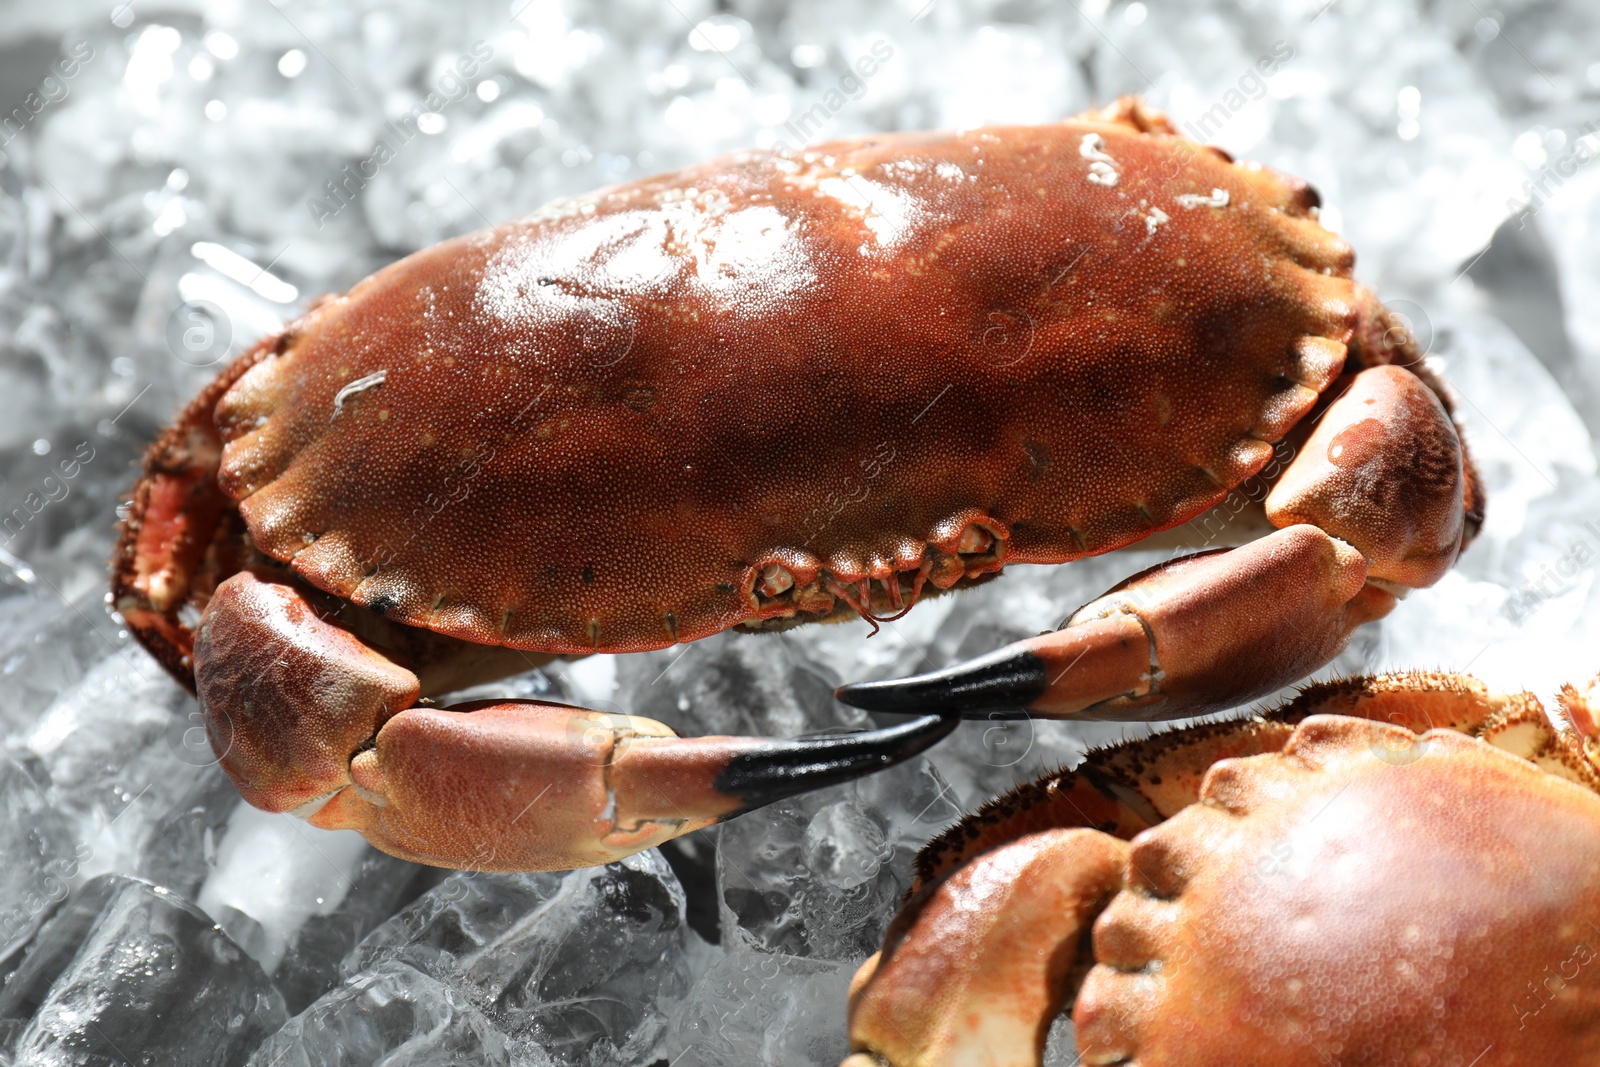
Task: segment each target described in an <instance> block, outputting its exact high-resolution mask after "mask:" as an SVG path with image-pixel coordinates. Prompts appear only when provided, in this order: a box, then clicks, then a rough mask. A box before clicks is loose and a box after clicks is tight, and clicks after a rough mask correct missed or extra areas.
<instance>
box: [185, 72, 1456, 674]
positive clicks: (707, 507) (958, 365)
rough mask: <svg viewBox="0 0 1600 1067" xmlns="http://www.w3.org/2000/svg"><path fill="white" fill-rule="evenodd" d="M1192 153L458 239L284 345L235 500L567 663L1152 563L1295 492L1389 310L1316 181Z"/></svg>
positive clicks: (1002, 166)
mask: <svg viewBox="0 0 1600 1067" xmlns="http://www.w3.org/2000/svg"><path fill="white" fill-rule="evenodd" d="M1169 132H1170V129H1169V127H1167V126H1166V125H1165V120H1164V119H1161V118H1160V117H1159V116H1155V115H1153V114H1152V113H1149V112H1146V111H1144V110H1143V109H1142V108H1140V107H1139V106H1138V105H1136V104H1132V103H1130V102H1124V103H1123V104H1122V105H1120V106H1119V107H1118V108H1115V109H1110V110H1108V111H1107V112H1105V113H1103V114H1101V115H1099V116H1094V117H1089V118H1087V119H1080V120H1078V121H1075V122H1072V123H1064V124H1060V125H1057V126H1047V127H1027V128H996V129H984V130H976V131H971V132H968V133H963V134H956V135H926V134H904V135H884V136H882V137H877V138H873V139H869V140H864V141H857V142H850V143H842V144H840V145H836V146H826V145H825V146H821V147H819V148H817V149H814V150H811V151H808V152H805V153H803V154H801V155H798V156H795V157H793V158H784V157H776V158H773V157H768V156H764V155H758V154H750V155H749V156H746V157H734V158H732V159H731V160H730V159H724V160H719V161H716V162H713V163H710V164H706V165H704V166H701V167H697V168H692V169H690V170H687V171H681V172H678V173H677V174H675V175H672V176H671V180H670V182H668V181H660V180H645V181H640V182H635V183H633V184H630V185H626V186H621V187H618V188H615V189H612V190H610V191H606V192H601V193H597V194H595V195H592V196H588V197H581V198H577V199H573V200H568V201H565V202H563V203H560V204H558V205H555V206H553V207H551V208H547V209H545V210H544V211H542V212H539V213H537V214H535V215H533V216H530V217H528V218H525V219H523V220H520V221H518V222H516V223H513V224H509V225H505V226H500V227H497V228H495V229H492V230H486V231H481V232H479V233H475V234H471V235H468V236H466V237H462V238H459V239H456V240H453V241H447V242H445V243H443V244H441V245H438V246H436V247H434V248H430V249H427V250H425V251H423V252H419V253H417V254H415V255H413V256H411V257H409V258H407V259H405V260H402V261H401V262H399V263H396V264H395V265H393V266H391V267H389V268H387V269H385V270H382V271H380V272H378V273H377V274H375V275H374V276H373V277H371V278H370V279H368V280H367V281H365V282H363V283H361V284H360V285H358V286H356V287H355V288H354V289H352V290H351V291H350V292H349V293H347V294H346V295H344V296H341V297H337V298H333V299H330V300H328V301H326V302H324V303H322V304H321V305H319V306H317V307H316V308H314V309H313V310H312V311H311V312H310V313H308V314H307V315H306V316H305V317H304V318H302V319H301V320H299V321H298V322H297V323H295V324H294V325H293V326H292V327H291V328H290V329H289V330H288V331H287V332H286V333H284V334H283V335H281V336H280V337H279V338H277V339H275V341H274V342H273V344H272V345H271V346H270V348H269V349H268V350H266V351H263V352H262V353H260V355H259V360H258V362H256V363H255V365H254V366H253V367H250V369H249V370H248V371H246V372H245V373H243V375H242V376H241V377H239V378H238V380H237V382H236V383H235V384H234V385H233V386H232V388H231V389H230V390H228V391H227V393H226V394H225V395H223V396H222V397H221V400H220V403H219V404H218V405H217V407H216V420H217V426H218V428H219V429H220V431H221V434H222V438H223V440H224V442H225V443H226V447H225V449H224V451H223V454H222V459H221V469H220V472H219V475H218V481H219V484H220V485H221V487H222V488H223V490H224V491H225V492H226V493H227V495H228V496H229V497H231V498H233V499H234V500H236V501H237V502H238V506H239V512H240V514H241V515H242V516H243V517H244V520H245V522H246V523H247V524H248V526H249V531H250V537H251V540H252V541H253V543H254V545H255V547H256V548H258V549H259V550H261V551H262V552H265V553H267V554H268V555H270V556H272V557H274V558H276V559H278V560H281V561H285V562H289V563H291V564H292V565H293V568H294V570H295V571H297V572H298V573H299V574H300V575H301V576H303V577H304V578H306V579H308V580H310V581H311V582H312V583H313V584H315V585H316V586H318V587H320V588H322V589H324V590H326V591H328V592H331V593H334V594H336V595H338V596H341V597H345V598H348V599H350V600H352V601H354V602H355V603H357V604H360V605H363V606H365V607H367V608H370V609H372V610H373V611H375V612H378V613H379V614H382V615H385V616H387V617H389V618H390V619H392V620H395V621H399V622H402V623H405V624H407V625H410V626H416V627H427V628H429V629H432V630H434V631H437V632H439V633H443V634H447V635H451V636H454V637H458V638H462V639H465V640H467V641H473V642H479V643H486V644H497V645H506V646H510V647H513V648H522V649H537V650H540V651H543V652H554V653H584V652H592V651H605V652H622V651H637V650H643V649H654V648H661V647H663V646H666V645H670V644H672V643H674V642H679V641H692V640H695V639H696V638H700V637H705V636H707V635H709V634H713V633H716V632H718V631H720V630H723V629H726V628H728V627H730V626H734V625H740V624H742V625H746V626H761V625H763V624H769V623H771V622H773V621H777V620H784V619H790V618H794V617H796V616H799V617H801V618H815V617H824V616H829V615H832V614H834V613H836V612H853V611H855V610H863V611H865V612H866V613H868V614H872V613H874V612H877V611H885V612H888V611H895V610H899V609H901V608H902V607H903V606H904V604H905V603H907V602H908V601H911V600H914V599H915V597H916V595H917V594H918V593H919V592H920V591H921V587H922V585H923V582H924V581H925V580H926V581H927V582H931V583H932V585H933V586H935V587H939V588H947V587H950V586H952V585H954V584H956V583H958V582H961V581H963V580H970V579H976V578H979V577H980V576H982V575H985V574H988V573H991V572H994V571H997V570H998V569H999V568H1000V567H1001V565H1002V564H1003V563H1008V562H1030V563H1055V562H1062V561H1066V560H1070V559H1073V558H1075V557H1079V556H1083V555H1086V554H1092V553H1099V552H1104V551H1107V550H1110V549H1113V548H1116V547H1118V546H1121V545H1125V544H1128V543H1130V542H1133V541H1137V540H1139V539H1140V538H1143V537H1145V536H1146V535H1148V534H1149V533H1150V532H1152V531H1153V530H1157V529H1164V528H1168V527H1171V526H1174V525H1176V524H1179V523H1182V522H1184V521H1186V520H1188V519H1190V518H1192V517H1193V516H1195V515H1196V514H1198V513H1199V512H1201V511H1202V510H1204V509H1205V508H1207V507H1209V506H1211V505H1214V504H1215V503H1217V502H1218V501H1219V500H1220V499H1222V497H1223V496H1224V495H1225V494H1226V493H1227V492H1228V491H1229V489H1231V488H1232V487H1234V486H1237V485H1239V484H1240V482H1242V481H1243V480H1244V479H1245V478H1246V477H1248V476H1250V475H1252V474H1254V473H1255V472H1257V471H1259V470H1260V469H1261V468H1262V467H1263V466H1264V465H1265V464H1266V463H1267V462H1268V460H1269V458H1270V456H1271V453H1272V446H1271V444H1269V442H1272V441H1276V440H1278V439H1280V438H1281V437H1282V436H1283V435H1284V434H1285V433H1286V432H1288V430H1289V429H1290V427H1292V426H1293V425H1294V424H1295V422H1296V421H1297V420H1299V419H1300V418H1301V417H1302V416H1303V415H1305V414H1306V412H1307V411H1308V410H1309V409H1310V408H1311V406H1312V405H1313V403H1314V402H1315V401H1316V400H1317V397H1318V394H1319V393H1320V392H1321V391H1322V390H1323V389H1324V388H1325V387H1326V386H1327V385H1328V383H1329V382H1330V381H1331V380H1332V379H1333V377H1334V376H1335V375H1337V374H1338V372H1339V369H1340V367H1341V365H1342V362H1343V359H1344V353H1345V342H1346V341H1348V340H1349V339H1350V336H1351V332H1352V329H1353V326H1354V324H1355V323H1356V322H1357V316H1356V311H1355V307H1356V294H1355V291H1354V286H1353V284H1352V282H1351V281H1350V279H1349V273H1350V266H1351V262H1352V255H1351V251H1350V249H1349V247H1348V246H1347V245H1346V244H1345V243H1344V242H1342V241H1341V240H1339V239H1338V238H1337V237H1335V236H1334V235H1333V234H1331V233H1329V232H1328V231H1326V230H1324V229H1323V228H1322V227H1321V226H1320V225H1318V223H1317V222H1316V220H1315V217H1314V212H1313V210H1312V209H1313V207H1314V206H1315V200H1314V198H1313V196H1312V194H1310V193H1309V192H1308V189H1307V187H1306V186H1305V185H1304V183H1301V182H1298V181H1296V180H1294V179H1289V178H1286V177H1284V176H1282V175H1279V174H1276V173H1274V172H1272V171H1270V170H1268V169H1265V168H1262V167H1259V166H1256V167H1250V166H1240V165H1234V164H1233V163H1232V162H1231V161H1230V160H1229V159H1228V158H1227V157H1226V156H1225V155H1224V154H1222V153H1220V152H1218V151H1214V150H1199V149H1197V148H1195V147H1194V146H1192V145H1190V144H1188V142H1185V141H1182V140H1180V139H1178V138H1176V137H1172V136H1166V134H1167V133H1169ZM1063 157H1065V158H1066V159H1068V160H1071V161H1072V162H1071V165H1062V163H1061V162H1059V161H1060V160H1062V158H1063ZM774 170H776V172H777V173H776V175H774ZM1160 205H1166V209H1163V208H1162V207H1161V206H1160ZM890 307H892V308H894V309H896V310H895V313H894V314H884V313H883V312H884V309H885V308H890ZM952 392H954V393H957V394H959V396H957V397H952V396H951V395H949V394H951V393H952ZM1452 551H1453V548H1452Z"/></svg>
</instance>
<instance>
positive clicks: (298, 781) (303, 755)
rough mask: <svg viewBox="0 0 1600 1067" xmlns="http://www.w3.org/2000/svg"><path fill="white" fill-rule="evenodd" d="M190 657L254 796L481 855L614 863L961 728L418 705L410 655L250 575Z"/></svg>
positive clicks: (218, 731)
mask: <svg viewBox="0 0 1600 1067" xmlns="http://www.w3.org/2000/svg"><path fill="white" fill-rule="evenodd" d="M195 660H196V678H197V682H198V687H199V692H200V700H201V707H202V708H203V710H204V711H205V714H206V721H207V728H208V730H209V731H210V734H211V739H212V745H213V747H214V748H215V750H216V751H217V752H218V754H219V758H220V760H221V763H222V765H223V768H224V769H225V770H226V771H227V772H228V774H229V775H230V777H232V778H233V780H234V782H235V783H236V784H237V785H238V787H239V790H240V792H241V793H242V794H243V795H244V797H245V799H247V800H249V801H250V802H251V803H252V804H254V805H256V806H257V807H261V808H265V809H267V810H269V811H290V810H293V811H296V812H297V813H298V814H302V815H305V816H307V817H309V819H310V821H311V822H312V823H313V824H314V825H317V826H321V827H324V828H327V829H341V828H348V829H355V830H359V831H360V832H361V833H362V834H363V835H364V836H365V837H366V838H367V840H369V841H371V842H372V843H373V844H374V845H376V846H377V847H379V848H381V849H383V850H384V851H385V852H389V853H391V854H393V855H397V856H401V857H404V858H406V859H411V860H415V861H417V862H421V863H431V864H435V865H438V866H445V867H458V868H467V869H475V870H502V871H528V870H566V869H569V868H574V867H585V866H592V865H595V864H601V863H609V862H611V861H612V860H616V859H620V858H621V857H623V856H627V855H630V854H632V853H634V852H638V851H640V850H642V849H646V848H650V847H652V846H654V845H658V844H660V843H661V842H663V841H665V840H667V839H669V838H672V837H676V836H678V835H679V834H684V833H688V832H689V831H691V830H697V829H700V828H701V827H704V826H709V825H711V824H712V823H715V822H717V821H719V820H721V819H726V818H729V817H731V816H733V815H737V814H739V813H741V812H744V811H748V810H750V809H751V808H756V807H760V806H761V805H763V804H768V803H771V802H772V801H775V800H778V799H781V798H783V797H786V796H791V795H793V794H796V793H801V792H805V791H807V790H810V789H816V788H820V787H822V786H826V785H833V784H835V783H838V782H844V781H848V780H850V779H852V778H856V777H859V776H861V775H863V774H867V773H870V772H872V771H875V770H879V769H881V768H884V767H887V766H890V765H892V764H894V763H898V762H900V761H901V760H904V759H908V758H910V757H911V756H914V755H916V754H917V753H919V752H921V751H922V750H923V749H925V748H927V747H928V746H929V745H932V744H933V743H934V742H935V741H937V740H939V739H940V738H941V737H943V736H944V735H945V734H947V733H949V732H950V731H951V730H953V729H954V728H955V727H956V725H957V721H956V720H955V719H953V718H949V719H946V718H938V717H931V716H930V717H925V718H921V719H917V720H913V721H911V722H907V723H904V724H901V725H898V726H894V727H891V728H888V729H882V730H869V731H864V732H860V733H853V734H842V735H830V736H820V737H808V738H793V739H769V738H759V737H692V738H683V737H678V736H677V735H676V734H675V733H674V732H673V731H672V730H671V729H670V728H668V727H667V726H665V725H664V724H662V723H659V722H655V721H654V720H651V719H644V718H638V717H635V716H631V715H613V714H607V713H605V712H600V711H593V710H589V709H587V708H576V707H569V706H566V705H560V704H548V703H537V702H532V701H500V702H495V701H483V702H477V703H472V704H460V705H455V706H452V707H445V708H432V707H414V706H413V705H414V704H415V702H416V700H417V680H416V676H415V675H413V674H412V673H411V672H410V671H409V670H407V669H405V668H404V667H403V666H401V665H399V664H397V663H395V662H393V661H391V660H389V659H388V658H386V657H385V656H383V655H381V654H380V653H379V652H377V651H375V650H374V649H372V648H370V647H368V646H366V645H364V644H363V643H361V642H360V641H359V640H358V639H357V638H356V637H355V636H354V635H352V634H351V633H349V632H348V631H347V630H344V629H342V628H341V627H339V626H336V625H334V624H332V623H330V622H327V621H325V620H323V619H321V618H319V617H318V616H317V614H316V613H315V612H314V611H313V610H312V609H311V607H310V605H309V604H308V603H307V601H306V600H305V599H304V598H303V597H302V595H301V594H300V593H299V591H297V590H296V589H295V588H293V587H292V586H289V585H287V584H281V583H276V582H264V581H261V580H259V579H257V578H256V577H255V576H253V575H251V574H249V573H248V572H246V573H242V574H238V575H235V576H234V577H232V578H230V579H229V580H228V581H227V582H224V583H223V584H222V585H221V586H219V587H218V589H217V592H216V594H215V596H214V597H213V598H212V600H211V602H210V604H209V605H208V606H207V608H206V613H205V615H204V617H203V618H202V620H201V625H200V635H199V640H198V641H197V643H196V649H195Z"/></svg>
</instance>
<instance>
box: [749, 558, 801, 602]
mask: <svg viewBox="0 0 1600 1067" xmlns="http://www.w3.org/2000/svg"><path fill="white" fill-rule="evenodd" d="M793 588H794V575H792V574H790V573H789V570H788V568H787V567H783V566H780V565H779V564H776V563H769V564H767V565H766V566H765V567H762V568H761V577H760V578H758V579H757V580H756V592H758V593H760V594H761V595H762V596H764V597H767V598H768V599H769V600H770V599H772V598H775V597H780V596H782V595H783V594H784V593H787V592H788V591H789V590H790V589H793Z"/></svg>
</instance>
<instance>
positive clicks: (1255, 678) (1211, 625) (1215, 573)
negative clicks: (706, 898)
mask: <svg viewBox="0 0 1600 1067" xmlns="http://www.w3.org/2000/svg"><path fill="white" fill-rule="evenodd" d="M1394 604H1395V598H1394V596H1393V595H1392V594H1390V593H1388V592H1386V591H1384V590H1382V589H1379V588H1377V587H1376V586H1372V585H1368V584H1367V581H1366V561H1365V560H1364V559H1363V557H1362V555H1361V553H1359V552H1357V551H1356V550H1355V549H1354V548H1352V547H1350V546H1349V545H1348V544H1346V543H1344V542H1343V541H1340V540H1338V539H1336V538H1333V537H1330V536H1328V534H1326V533H1324V532H1323V531H1322V530H1320V529H1318V528H1316V527H1314V526H1306V525H1297V526H1290V527H1288V528H1287V529H1283V530H1278V531H1276V532H1274V533H1272V534H1270V535H1269V536H1267V537H1263V538H1261V539H1260V540H1259V541H1255V542H1252V543H1251V544H1248V545H1244V546H1242V547H1240V548H1235V549H1231V550H1228V551H1223V552H1210V553H1204V554H1201V555H1197V556H1189V557H1186V558H1183V559H1178V560H1174V561H1172V562H1170V563H1166V564H1163V565H1161V566H1159V567H1154V568H1152V569H1150V570H1148V571H1145V572H1144V573H1143V574H1140V575H1137V576H1135V577H1133V578H1131V579H1129V580H1128V581H1126V582H1124V583H1123V584H1122V585H1120V586H1117V587H1116V588H1115V589H1112V590H1111V591H1110V592H1108V593H1106V594H1105V595H1104V596H1102V597H1100V598H1099V599H1097V600H1094V601H1091V602H1090V603H1088V604H1086V605H1084V606H1083V607H1082V608H1080V609H1079V610H1078V611H1077V612H1076V613H1074V614H1073V616H1072V617H1071V618H1070V619H1068V620H1067V625H1066V626H1065V627H1063V628H1062V629H1060V630H1056V631H1054V632H1052V633H1046V634H1041V635H1040V636H1038V637H1032V638H1028V639H1027V640H1024V641H1018V642H1016V643H1014V644H1011V645H1007V646H1006V647H1004V648H1002V649H999V650H998V651H996V652H993V653H990V654H989V655H986V656H981V657H979V658H977V659H974V660H969V661H968V662H966V663H960V664H956V665H955V666H953V667H948V668H946V669H944V670H941V671H934V672H932V673H929V674H921V675H917V676H915V677H911V678H902V679H894V680H890V681H883V682H860V683H856V684H854V685H847V686H843V687H842V688H840V689H839V691H838V693H837V694H836V695H837V696H838V698H839V699H840V700H842V701H844V702H845V703H846V704H853V705H855V706H856V707H858V708H866V709H868V710H870V711H885V712H901V713H905V712H912V711H916V712H930V711H933V712H944V713H951V712H958V713H962V714H965V715H968V716H971V717H984V718H988V717H992V716H993V715H996V714H1001V715H1006V714H1014V715H1024V714H1025V715H1034V716H1039V717H1046V718H1048V717H1056V718H1080V719H1102V718H1103V719H1133V718H1145V719H1172V718H1181V717H1185V716H1191V715H1204V714H1208V713H1211V712H1215V711H1222V710H1225V709H1227V708H1230V707H1236V706H1238V705H1239V704H1242V703H1245V702H1247V701H1250V700H1253V699H1256V698H1257V697H1262V696H1266V695H1267V694H1268V693H1271V692H1273V691H1274V690H1276V689H1279V688H1281V687H1283V686H1285V685H1288V684H1290V683H1292V682H1294V681H1296V680H1298V679H1300V678H1304V677H1305V676H1306V675H1307V674H1310V673H1311V672H1312V671H1314V670H1316V669H1317V668H1318V667H1320V666H1322V665H1323V664H1325V663H1327V662H1328V661H1329V660H1330V659H1332V658H1333V657H1334V656H1336V655H1338V653H1339V651H1340V649H1342V648H1343V647H1344V644H1345V642H1346V641H1347V640H1348V639H1349V637H1350V634H1351V632H1352V631H1354V630H1355V628H1356V627H1357V626H1359V625H1361V624H1362V623H1364V622H1368V621H1371V620H1372V619H1376V618H1380V617H1382V616H1383V615H1386V614H1387V613H1388V612H1389V611H1390V610H1391V609H1392V608H1393V607H1394Z"/></svg>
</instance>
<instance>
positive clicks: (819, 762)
mask: <svg viewBox="0 0 1600 1067" xmlns="http://www.w3.org/2000/svg"><path fill="white" fill-rule="evenodd" d="M960 724H961V720H960V719H957V718H946V717H943V716H939V715H929V716H925V717H923V718H920V719H913V720H912V721H910V722H907V723H901V724H900V725H899V726H891V727H888V728H887V729H883V730H862V731H860V732H858V733H853V734H834V735H830V736H826V737H796V738H789V739H784V740H774V741H771V742H769V743H767V744H765V745H762V746H761V747H759V748H756V749H753V750H750V751H747V752H743V753H740V754H739V755H738V756H735V757H734V758H733V759H732V760H731V761H730V762H729V764H728V766H727V769H726V770H724V771H723V772H722V773H721V774H719V775H717V778H716V781H715V782H714V783H713V785H714V787H715V788H716V790H717V792H719V793H722V794H724V795H726V796H731V797H738V798H739V801H740V804H741V807H740V808H739V810H738V811H735V812H731V813H729V814H728V815H726V816H724V818H729V819H731V818H733V817H734V816H735V815H740V814H743V813H744V812H746V811H750V810H752V809H754V808H759V807H761V806H762V805H764V804H771V803H772V802H773V801H775V800H782V799H783V798H784V797H791V796H794V795H795V794H797V793H806V792H810V791H811V790H813V789H821V788H822V787H823V786H829V785H838V784H839V783H840V782H848V781H851V780H852V779H855V778H860V777H861V776H862V775H864V774H870V773H872V772H873V771H881V770H883V769H884V768H885V767H892V766H894V765H895V764H896V763H900V762H902V761H903V760H908V759H910V758H911V757H912V756H915V755H916V754H917V753H919V752H921V751H922V750H923V749H925V748H928V747H929V746H931V745H932V744H933V743H934V742H936V741H938V740H940V739H941V738H943V737H945V736H946V735H947V734H949V733H950V732H951V731H952V730H954V729H955V728H956V727H957V726H959V725H960Z"/></svg>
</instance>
